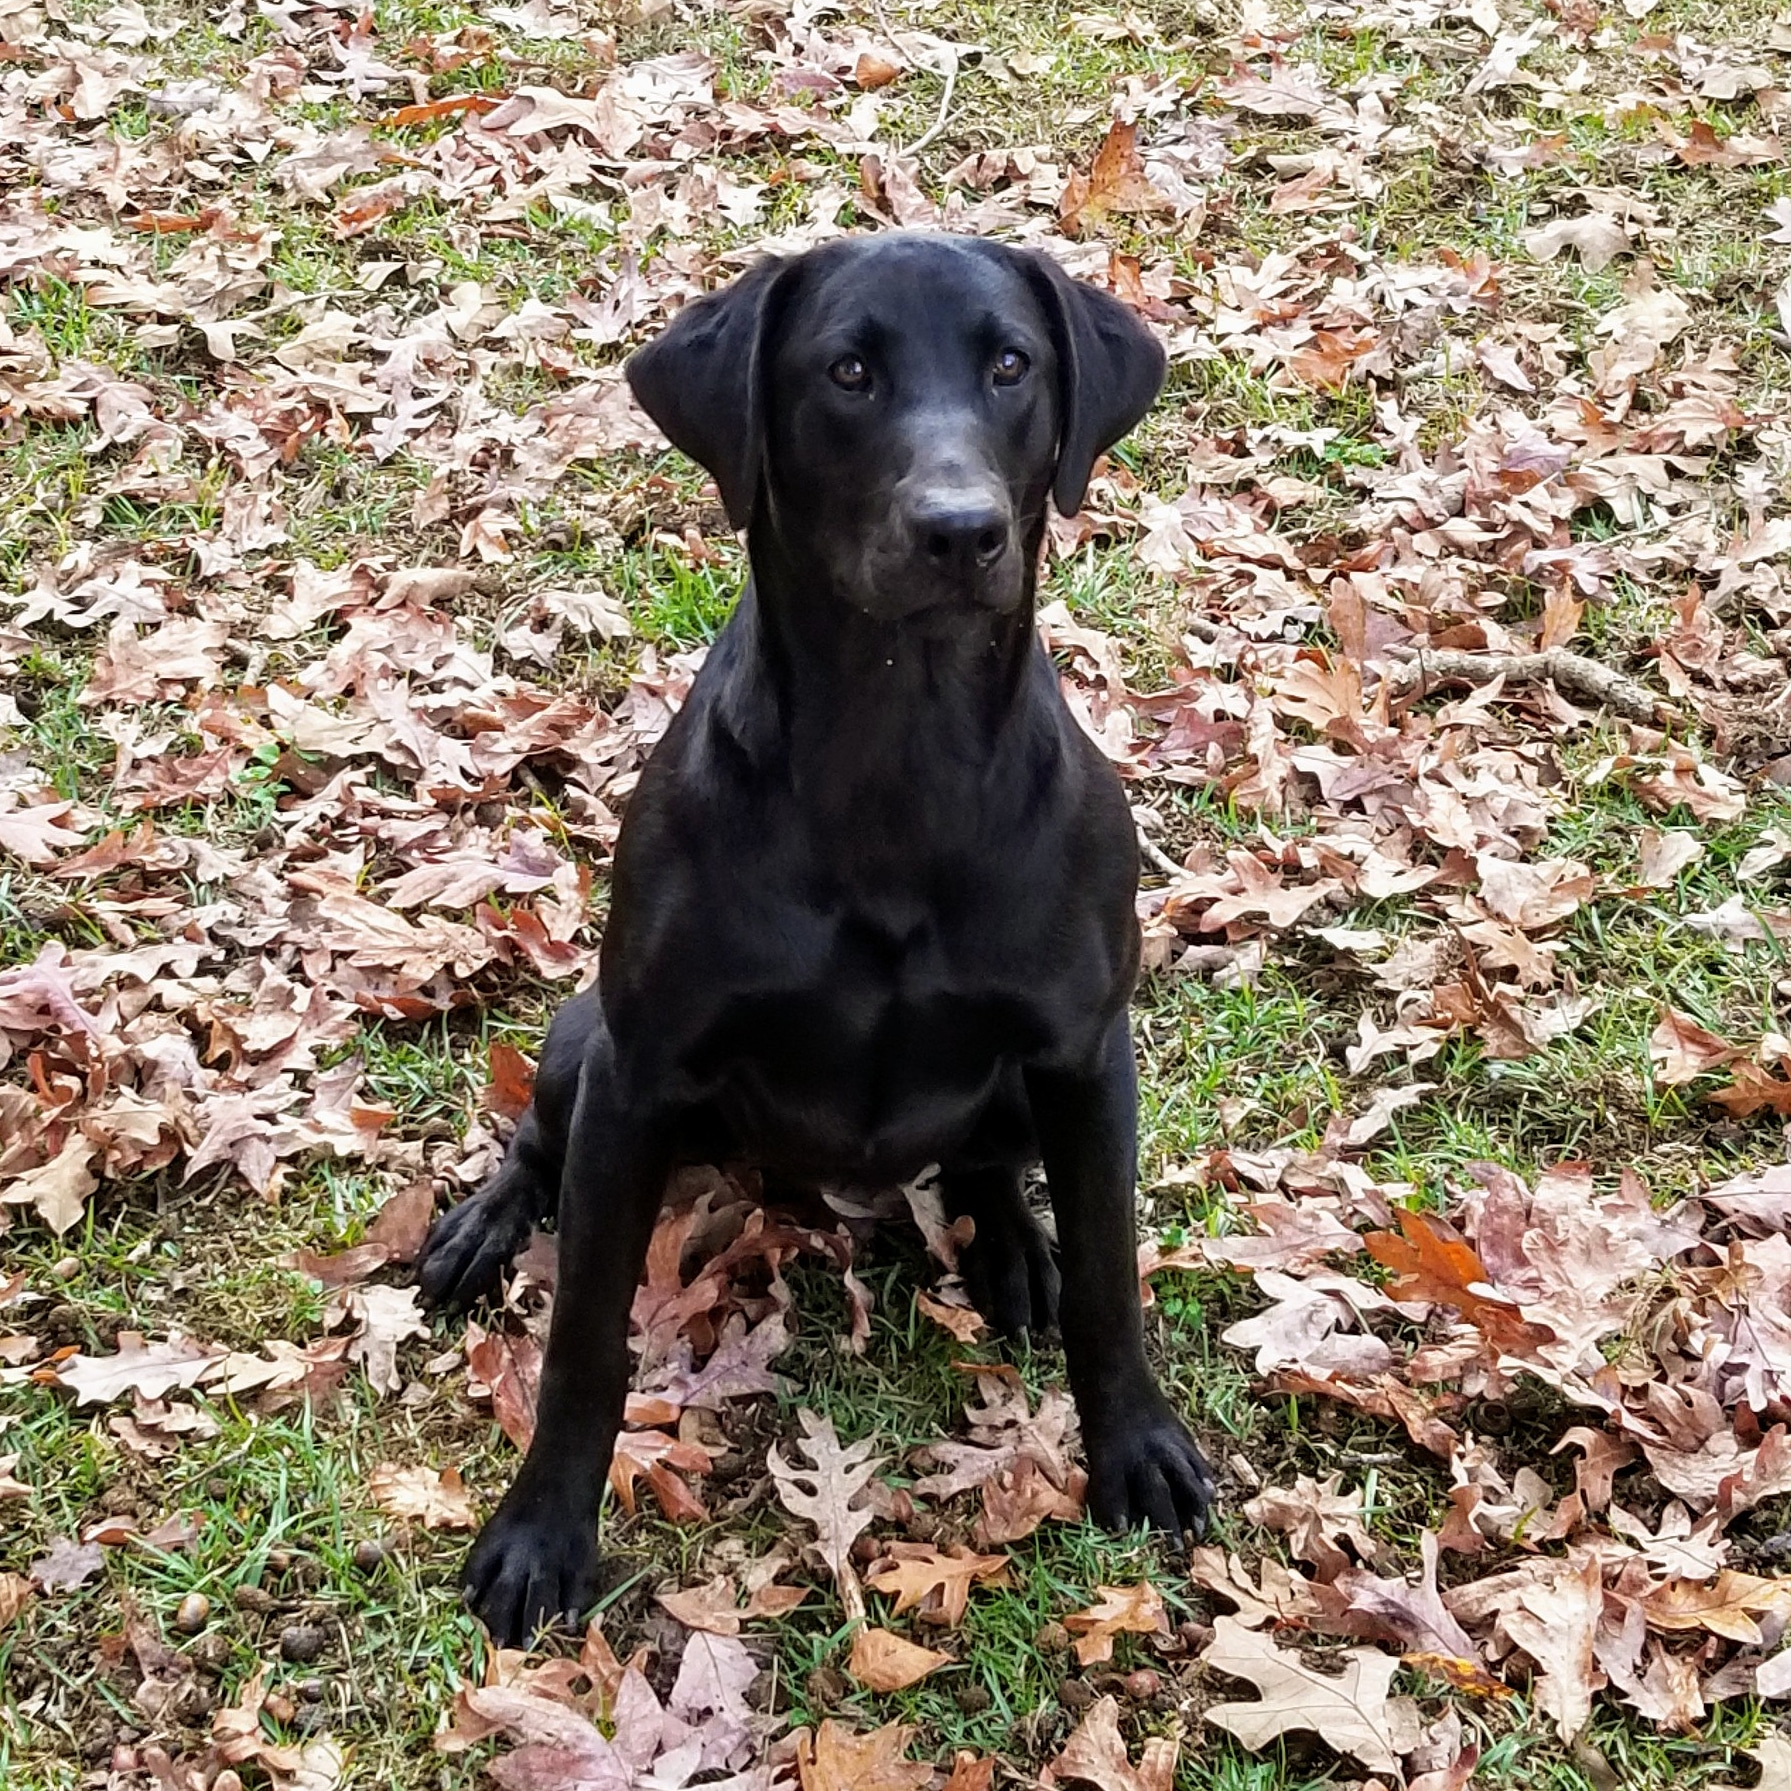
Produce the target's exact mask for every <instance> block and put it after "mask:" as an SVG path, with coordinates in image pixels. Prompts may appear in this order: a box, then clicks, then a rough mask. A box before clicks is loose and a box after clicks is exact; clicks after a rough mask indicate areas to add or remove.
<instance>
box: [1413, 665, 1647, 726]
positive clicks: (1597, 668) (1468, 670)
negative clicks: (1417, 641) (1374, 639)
mask: <svg viewBox="0 0 1791 1791" xmlns="http://www.w3.org/2000/svg"><path fill="white" fill-rule="evenodd" d="M1391 651H1392V653H1393V654H1394V655H1395V657H1396V658H1397V659H1398V661H1399V663H1398V664H1396V665H1392V666H1389V667H1388V668H1387V673H1386V681H1387V690H1388V693H1389V694H1390V695H1393V696H1404V695H1405V694H1406V693H1407V692H1408V691H1413V690H1423V689H1425V688H1426V687H1427V686H1429V685H1430V684H1432V683H1445V682H1449V681H1451V680H1458V681H1460V682H1461V683H1464V684H1490V683H1492V681H1493V680H1494V679H1495V678H1500V677H1502V678H1504V679H1505V681H1506V682H1507V683H1509V684H1544V683H1548V682H1549V681H1551V680H1552V681H1553V682H1554V683H1556V684H1558V685H1559V686H1560V687H1561V689H1562V690H1563V691H1565V692H1566V693H1567V695H1569V696H1573V697H1578V698H1579V699H1580V700H1581V701H1582V702H1588V703H1602V704H1603V705H1604V706H1605V707H1606V708H1607V709H1609V710H1611V711H1612V712H1613V713H1614V714H1617V715H1621V716H1622V717H1623V718H1624V720H1625V721H1641V722H1652V721H1653V720H1654V719H1655V716H1656V711H1657V709H1658V707H1659V705H1658V704H1657V703H1656V700H1655V699H1654V697H1652V696H1651V695H1649V693H1648V692H1647V690H1645V689H1644V688H1643V687H1642V686H1641V685H1640V684H1638V683H1637V682H1636V681H1635V679H1633V678H1630V677H1626V676H1625V675H1624V674H1623V673H1622V672H1618V671H1613V670H1612V669H1611V668H1610V667H1609V666H1608V665H1600V664H1599V663H1598V661H1597V660H1596V659H1587V658H1586V657H1585V656H1584V655H1583V654H1580V653H1569V652H1567V651H1566V649H1565V648H1562V647H1551V648H1549V650H1548V651H1547V652H1544V653H1462V652H1455V651H1449V650H1444V651H1439V652H1431V651H1426V650H1425V649H1423V648H1412V647H1395V648H1393V649H1391Z"/></svg>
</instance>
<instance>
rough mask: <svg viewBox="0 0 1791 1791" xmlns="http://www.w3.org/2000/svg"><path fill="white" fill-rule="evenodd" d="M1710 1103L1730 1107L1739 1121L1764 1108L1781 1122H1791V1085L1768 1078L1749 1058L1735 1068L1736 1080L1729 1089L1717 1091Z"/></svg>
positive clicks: (1775, 1077) (1776, 1077) (1780, 1078)
mask: <svg viewBox="0 0 1791 1791" xmlns="http://www.w3.org/2000/svg"><path fill="white" fill-rule="evenodd" d="M1710 1099H1711V1100H1713V1101H1715V1102H1716V1104H1717V1105H1718V1106H1719V1107H1727V1108H1728V1110H1729V1111H1730V1112H1731V1113H1732V1114H1734V1116H1735V1117H1736V1118H1737V1119H1746V1118H1747V1117H1748V1116H1749V1115H1750V1114H1754V1113H1758V1112H1759V1111H1760V1109H1761V1108H1762V1107H1770V1108H1771V1109H1772V1111H1773V1112H1774V1113H1776V1114H1777V1115H1778V1116H1779V1117H1780V1118H1781V1119H1791V1082H1787V1081H1785V1080H1784V1079H1783V1078H1782V1077H1779V1076H1770V1075H1768V1074H1767V1073H1766V1071H1765V1070H1763V1069H1761V1068H1760V1066H1759V1065H1758V1064H1757V1063H1749V1062H1748V1061H1747V1059H1746V1058H1743V1059H1741V1060H1740V1061H1739V1062H1738V1063H1737V1064H1736V1065H1735V1080H1734V1081H1733V1082H1731V1083H1730V1084H1729V1086H1728V1087H1727V1088H1719V1089H1717V1090H1716V1092H1715V1093H1714V1094H1712V1095H1711V1097H1710Z"/></svg>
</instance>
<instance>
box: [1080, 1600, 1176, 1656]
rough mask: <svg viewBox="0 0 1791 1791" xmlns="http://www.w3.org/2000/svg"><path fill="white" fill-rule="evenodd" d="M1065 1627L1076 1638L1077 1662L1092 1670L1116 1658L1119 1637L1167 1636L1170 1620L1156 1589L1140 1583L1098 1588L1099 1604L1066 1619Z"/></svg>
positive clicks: (1096, 1601) (1095, 1603) (1097, 1601)
mask: <svg viewBox="0 0 1791 1791" xmlns="http://www.w3.org/2000/svg"><path fill="white" fill-rule="evenodd" d="M1063 1626H1064V1628H1065V1629H1067V1630H1069V1631H1070V1633H1071V1634H1072V1635H1074V1636H1075V1638H1076V1658H1077V1660H1079V1661H1080V1662H1081V1663H1082V1665H1083V1666H1085V1667H1091V1666H1094V1665H1096V1664H1097V1663H1098V1662H1100V1661H1104V1660H1111V1659H1112V1658H1113V1638H1114V1637H1115V1636H1116V1635H1121V1634H1133V1635H1155V1634H1162V1635H1167V1634H1168V1633H1169V1617H1168V1613H1167V1612H1166V1611H1165V1610H1164V1608H1163V1599H1162V1595H1161V1594H1160V1593H1159V1592H1158V1591H1157V1589H1156V1587H1155V1586H1153V1585H1152V1584H1151V1583H1150V1581H1149V1580H1140V1581H1139V1582H1138V1584H1137V1585H1135V1586H1097V1587H1096V1588H1095V1602H1094V1603H1093V1604H1091V1605H1090V1606H1089V1607H1088V1609H1087V1610H1085V1611H1075V1612H1072V1613H1071V1614H1070V1615H1069V1616H1067V1617H1065V1618H1064V1620H1063Z"/></svg>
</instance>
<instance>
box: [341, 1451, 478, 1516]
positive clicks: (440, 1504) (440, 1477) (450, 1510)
mask: <svg viewBox="0 0 1791 1791" xmlns="http://www.w3.org/2000/svg"><path fill="white" fill-rule="evenodd" d="M367 1490H368V1491H369V1492H371V1493H372V1495H373V1502H374V1503H375V1504H376V1505H378V1507H379V1508H380V1510H381V1511H383V1512H385V1513H386V1514H387V1515H388V1516H389V1517H397V1518H404V1519H407V1520H409V1519H415V1520H416V1521H417V1522H419V1523H421V1524H422V1526H423V1528H424V1529H426V1530H470V1529H472V1528H473V1527H474V1525H475V1524H476V1523H477V1522H478V1519H477V1518H476V1517H475V1516H474V1515H473V1501H472V1495H471V1494H470V1493H469V1492H468V1491H467V1489H466V1482H465V1481H463V1480H462V1479H461V1478H460V1470H459V1469H458V1468H442V1469H440V1470H437V1469H435V1468H401V1467H397V1466H395V1465H394V1464H393V1463H391V1462H386V1463H383V1464H382V1465H381V1466H379V1467H377V1468H375V1469H374V1470H373V1472H372V1473H371V1474H369V1475H368V1476H367Z"/></svg>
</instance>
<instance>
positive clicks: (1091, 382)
mask: <svg viewBox="0 0 1791 1791" xmlns="http://www.w3.org/2000/svg"><path fill="white" fill-rule="evenodd" d="M628 380H629V384H630V385H631V386H632V387H633V388H634V393H635V396H636V397H637V398H638V399H639V400H640V403H641V405H642V406H643V407H644V408H645V410H646V411H647V413H648V415H649V416H651V417H652V419H653V420H654V422H655V423H657V424H658V425H659V427H660V428H661V429H663V430H664V431H665V433H666V435H667V437H669V439H670V440H671V442H672V443H673V445H674V446H676V447H678V448H681V449H682V450H683V451H684V452H685V453H686V454H688V455H689V456H690V457H691V458H692V459H693V460H695V461H698V462H699V463H700V464H701V465H703V466H704V467H706V468H707V469H708V471H709V472H710V473H711V474H712V475H713V476H714V479H715V482H716V485H717V486H718V487H719V488H720V491H721V497H722V502H723V503H724V504H725V505H726V507H727V512H728V517H729V519H730V521H732V523H733V524H734V526H735V527H736V528H748V529H751V530H753V531H754V533H755V539H756V535H757V531H759V530H760V529H765V530H768V531H769V535H770V538H771V539H773V540H775V542H776V543H777V545H778V549H779V551H780V552H781V553H782V554H783V555H784V557H785V558H786V559H787V560H791V561H793V562H794V566H795V569H796V570H798V571H800V572H804V573H807V574H810V575H816V576H819V577H820V578H822V579H823V580H824V581H825V582H826V583H827V584H828V585H829V586H830V587H831V588H832V589H834V590H836V591H837V592H838V593H839V594H840V595H841V596H843V597H844V598H845V599H846V600H847V601H848V602H850V603H852V604H854V605H856V606H857V607H858V608H859V609H861V610H863V611H864V612H866V613H867V614H869V615H872V616H875V617H877V618H879V619H881V620H891V621H892V620H896V619H898V618H900V617H903V616H909V615H914V614H917V613H918V612H920V611H923V610H940V609H947V608H957V609H966V608H968V609H976V608H983V609H996V610H1010V609H1013V608H1014V607H1015V606H1017V605H1018V604H1019V602H1020V600H1021V597H1022V594H1023V592H1024V591H1025V589H1026V587H1027V578H1026V574H1027V571H1028V569H1029V568H1030V566H1031V563H1032V556H1033V555H1034V554H1035V553H1036V551H1037V546H1038V540H1039V531H1040V530H1041V528H1042V527H1043V523H1044V515H1045V499H1046V495H1047V494H1050V495H1051V496H1052V497H1053V498H1054V499H1055V501H1056V504H1057V508H1058V509H1059V511H1061V512H1062V513H1063V514H1064V515H1066V516H1067V515H1073V514H1074V513H1075V511H1076V510H1077V509H1078V508H1079V507H1080V506H1081V503H1082V494H1083V492H1084V490H1085V489H1086V487H1087V485H1088V477H1089V473H1090V471H1091V469H1092V468H1093V466H1094V462H1095V460H1096V458H1097V457H1098V456H1099V455H1100V454H1101V453H1103V452H1104V451H1105V450H1106V449H1107V448H1109V447H1111V446H1112V445H1113V443H1115V442H1116V441H1118V440H1119V438H1120V437H1121V436H1122V435H1124V434H1125V433H1126V431H1127V430H1129V429H1130V428H1131V427H1132V425H1133V424H1134V423H1136V422H1137V421H1138V419H1139V418H1140V417H1142V416H1143V415H1144V413H1145V411H1146V410H1148V409H1149V408H1150V404H1151V401H1152V400H1153V399H1154V398H1155V397H1156V395H1157V390H1158V388H1159V386H1160V385H1161V384H1162V380H1163V353H1162V350H1161V349H1160V348H1158V346H1157V344H1156V342H1155V341H1154V340H1153V338H1152V337H1151V335H1150V333H1149V332H1148V331H1147V330H1146V329H1145V328H1144V326H1143V325H1142V324H1141V323H1139V321H1138V320H1137V318H1136V317H1134V316H1133V314H1132V313H1131V312H1130V311H1129V310H1127V309H1126V307H1125V306H1124V305H1122V304H1121V303H1120V302H1119V301H1118V300H1117V299H1114V298H1111V297H1109V296H1108V295H1107V294H1106V293H1104V292H1100V291H1097V290H1096V289H1095V288H1094V287H1091V286H1085V285H1082V284H1080V283H1079V282H1077V281H1074V280H1071V279H1069V278H1068V277H1067V276H1066V275H1065V274H1064V273H1063V272H1062V270H1061V269H1060V268H1059V267H1058V266H1057V265H1056V263H1055V262H1053V261H1051V260H1050V259H1049V258H1048V257H1046V256H1044V255H1040V254H1037V253H1034V252H1031V251H1028V250H1020V249H1010V248H1007V247H1005V246H1004V245H1001V244H998V243H991V242H982V241H977V240H975V239H972V238H967V237H947V236H925V235H909V234H904V233H901V232H896V233H892V234H888V235H884V236H875V237H854V238H848V239H843V240H841V241H838V242H834V243H829V244H827V245H826V246H825V247H823V248H820V249H816V250H813V251H811V252H810V253H809V254H806V255H800V256H794V257H791V258H789V259H786V260H771V261H762V262H760V263H759V264H758V265H756V266H755V267H753V268H751V269H750V270H749V271H748V272H747V273H745V274H743V275H742V276H741V277H740V278H739V279H738V280H736V281H735V282H734V283H733V284H732V285H731V286H728V287H726V288H724V289H723V290H722V291H720V292H718V293H715V294H713V295H711V296H710V297H708V298H704V299H700V300H698V301H697V302H696V303H695V304H692V305H690V306H688V307H687V308H686V309H685V310H684V311H682V312H681V313H680V314H679V315H678V317H677V319H676V320H675V321H674V322H673V323H672V324H671V325H670V327H669V328H667V329H666V330H665V331H664V332H663V333H662V334H661V335H660V336H659V337H658V338H657V339H655V340H654V341H652V342H650V343H648V344H647V346H646V347H645V348H643V349H641V350H640V351H639V352H638V353H637V354H636V355H635V356H634V357H633V358H632V359H631V360H630V361H629V363H628Z"/></svg>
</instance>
